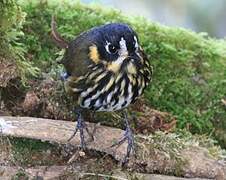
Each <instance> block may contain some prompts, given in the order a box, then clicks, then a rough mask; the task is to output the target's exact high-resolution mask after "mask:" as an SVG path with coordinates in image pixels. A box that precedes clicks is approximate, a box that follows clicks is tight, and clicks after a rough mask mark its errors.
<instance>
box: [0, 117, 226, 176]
mask: <svg viewBox="0 0 226 180" xmlns="http://www.w3.org/2000/svg"><path fill="white" fill-rule="evenodd" d="M0 126H1V129H2V133H3V135H4V136H13V137H22V138H31V139H36V140H41V141H49V142H51V143H59V144H67V143H68V141H67V140H68V138H69V137H70V136H71V134H72V133H73V130H74V127H75V123H74V122H68V121H62V120H57V121H56V120H51V119H41V118H33V117H9V116H1V117H0ZM87 126H88V128H89V129H90V130H93V129H95V132H94V141H90V140H89V138H86V141H87V149H89V150H94V151H99V152H103V153H106V154H109V155H111V156H112V157H114V158H115V159H116V160H117V161H122V159H123V158H124V155H125V153H126V147H127V144H126V143H125V144H122V145H121V146H120V147H118V148H110V146H111V145H112V143H113V142H115V140H117V139H119V138H120V137H121V136H122V135H123V133H124V131H122V130H120V129H117V128H111V127H107V126H101V125H96V124H94V123H87ZM85 137H89V136H88V134H86V133H85ZM146 141H147V140H145V138H143V139H141V140H140V139H138V140H137V141H136V143H137V144H141V143H142V146H138V149H137V152H136V154H137V157H136V158H135V157H134V156H132V158H131V159H130V161H129V163H128V164H127V168H128V169H129V170H133V171H137V172H145V173H155V172H158V173H162V174H179V175H181V176H185V177H200V178H217V179H223V178H225V174H226V165H225V162H224V160H223V159H218V160H216V159H214V158H212V157H211V156H209V154H208V151H207V149H204V148H201V147H198V146H191V147H189V148H185V149H182V150H178V151H179V156H180V157H181V158H180V160H178V159H177V158H178V157H177V158H172V157H168V156H167V155H166V153H165V152H164V151H161V148H160V149H155V148H153V147H155V146H154V144H153V146H150V143H149V142H148V141H147V142H146ZM70 144H71V145H73V146H77V147H78V146H79V145H80V140H79V133H78V134H77V135H76V136H75V138H73V139H72V140H71V141H70ZM177 160H178V161H177Z"/></svg>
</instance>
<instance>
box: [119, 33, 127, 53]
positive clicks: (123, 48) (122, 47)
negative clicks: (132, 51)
mask: <svg viewBox="0 0 226 180" xmlns="http://www.w3.org/2000/svg"><path fill="white" fill-rule="evenodd" d="M119 45H120V50H119V56H127V55H128V51H127V47H126V41H125V39H124V38H123V37H122V38H121V40H120V41H119Z"/></svg>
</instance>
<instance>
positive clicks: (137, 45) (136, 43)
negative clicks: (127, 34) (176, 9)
mask: <svg viewBox="0 0 226 180" xmlns="http://www.w3.org/2000/svg"><path fill="white" fill-rule="evenodd" d="M133 38H134V41H135V45H134V46H135V48H136V49H138V47H139V44H138V41H137V37H136V36H134V37H133Z"/></svg>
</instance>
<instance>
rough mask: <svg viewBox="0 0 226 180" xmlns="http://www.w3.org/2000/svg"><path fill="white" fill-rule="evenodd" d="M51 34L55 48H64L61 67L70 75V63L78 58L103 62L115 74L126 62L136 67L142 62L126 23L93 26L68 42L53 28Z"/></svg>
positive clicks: (137, 44) (138, 48)
mask: <svg viewBox="0 0 226 180" xmlns="http://www.w3.org/2000/svg"><path fill="white" fill-rule="evenodd" d="M52 25H53V22H52ZM52 34H53V37H54V39H55V41H56V42H57V43H58V45H59V46H60V47H62V48H66V53H65V56H64V58H63V64H64V65H65V67H66V69H67V71H68V72H69V73H73V72H72V71H73V69H74V68H73V67H74V66H75V63H73V62H76V61H78V57H81V58H83V59H85V58H86V59H87V58H88V59H90V60H91V62H92V63H94V64H99V63H103V64H105V65H106V66H107V68H109V70H112V71H118V70H119V68H120V67H122V65H123V64H126V63H130V62H131V63H132V64H134V65H137V66H139V65H140V64H142V63H143V57H142V53H141V52H140V51H141V47H140V45H139V40H138V37H137V34H136V33H135V31H134V30H133V29H132V28H131V27H130V26H128V25H127V24H122V23H111V24H106V25H102V26H99V27H95V28H92V29H91V30H89V31H87V32H85V33H82V34H81V35H79V36H78V37H76V39H75V40H73V41H71V42H70V43H67V42H66V41H65V40H63V39H62V37H60V36H59V34H58V33H57V32H56V31H55V28H54V26H52ZM54 35H55V36H54ZM76 58H77V60H76Z"/></svg>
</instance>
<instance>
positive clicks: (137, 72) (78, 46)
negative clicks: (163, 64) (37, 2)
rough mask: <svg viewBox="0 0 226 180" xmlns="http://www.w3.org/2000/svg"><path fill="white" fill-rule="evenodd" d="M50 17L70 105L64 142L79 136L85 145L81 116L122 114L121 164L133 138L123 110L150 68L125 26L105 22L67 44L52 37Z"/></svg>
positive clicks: (141, 86) (138, 91)
mask: <svg viewBox="0 0 226 180" xmlns="http://www.w3.org/2000/svg"><path fill="white" fill-rule="evenodd" d="M56 26H57V25H56V20H55V17H54V16H52V21H51V35H52V38H53V40H54V41H55V43H56V44H57V45H58V46H59V47H60V48H62V49H65V53H64V56H63V58H62V60H61V61H60V63H61V64H63V66H64V68H65V73H64V74H63V76H62V78H63V80H64V87H65V90H66V92H67V93H68V94H69V95H70V96H71V97H72V99H73V102H75V107H76V108H75V114H76V119H77V124H76V127H75V131H74V133H73V134H72V135H71V137H70V138H69V141H70V140H71V139H72V138H73V137H74V136H75V135H76V134H77V132H79V133H80V141H81V147H82V148H83V149H84V148H85V146H86V142H85V138H84V130H86V131H87V132H88V134H89V135H90V134H91V133H90V132H89V130H88V128H87V126H86V124H85V120H84V112H85V111H86V110H90V111H93V112H101V111H104V112H114V111H122V112H123V116H124V117H123V118H124V123H125V127H126V129H125V133H124V135H123V137H122V138H121V139H120V140H118V141H117V142H116V143H114V144H113V145H112V147H113V146H115V145H121V144H122V143H124V142H125V141H127V142H128V144H127V152H126V155H125V157H124V160H123V161H124V162H127V161H128V159H129V157H130V154H131V151H132V150H134V136H133V133H132V130H131V128H130V125H129V121H128V115H127V110H126V109H127V107H128V106H129V105H130V104H133V103H134V102H135V101H136V100H137V99H138V97H140V96H141V95H142V94H143V92H144V89H145V88H146V87H147V86H148V85H149V83H150V82H151V79H152V72H153V70H152V66H151V65H150V62H149V60H148V57H147V55H146V54H145V52H144V50H143V49H142V47H141V45H140V42H139V38H138V35H137V33H136V32H135V31H134V30H133V29H132V28H131V27H130V26H129V25H128V24H125V23H120V22H119V23H108V24H104V25H101V26H96V27H93V28H91V29H89V30H87V31H85V32H82V33H81V34H79V35H78V36H77V37H75V38H74V39H73V40H71V41H69V42H68V41H66V40H65V39H64V38H62V36H61V35H60V34H59V33H58V31H57V28H56Z"/></svg>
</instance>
